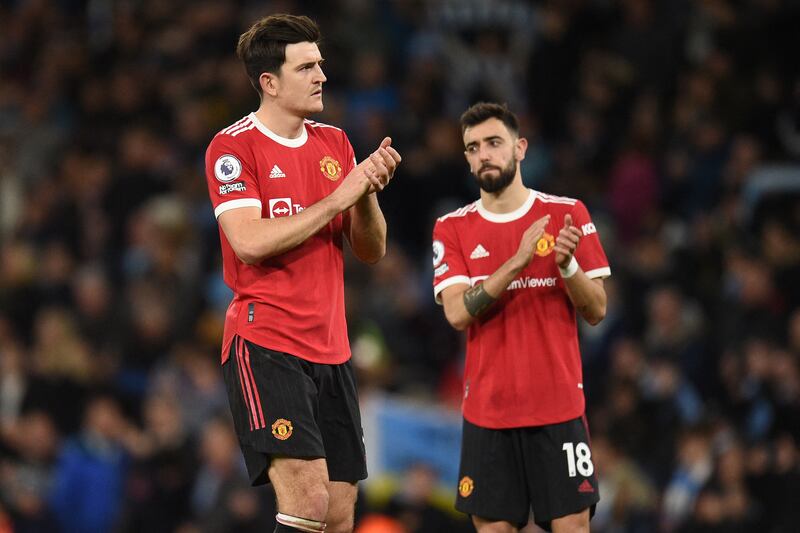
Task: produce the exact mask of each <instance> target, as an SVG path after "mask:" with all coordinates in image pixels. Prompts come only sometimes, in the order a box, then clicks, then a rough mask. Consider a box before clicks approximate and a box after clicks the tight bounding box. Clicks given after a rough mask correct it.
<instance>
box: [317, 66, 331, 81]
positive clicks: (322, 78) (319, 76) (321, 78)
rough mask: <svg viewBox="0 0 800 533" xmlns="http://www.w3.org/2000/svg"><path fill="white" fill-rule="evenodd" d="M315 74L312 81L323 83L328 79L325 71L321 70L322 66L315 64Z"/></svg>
mask: <svg viewBox="0 0 800 533" xmlns="http://www.w3.org/2000/svg"><path fill="white" fill-rule="evenodd" d="M315 74H316V76H314V83H325V82H326V81H328V78H327V77H326V76H325V73H324V72H323V71H322V67H321V66H320V65H317V67H316V72H315Z"/></svg>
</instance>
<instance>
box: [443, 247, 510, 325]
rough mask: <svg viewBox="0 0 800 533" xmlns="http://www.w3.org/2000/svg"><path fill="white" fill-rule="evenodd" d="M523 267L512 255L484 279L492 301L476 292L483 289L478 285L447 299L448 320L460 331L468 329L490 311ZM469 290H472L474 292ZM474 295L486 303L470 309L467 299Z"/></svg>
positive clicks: (483, 287)
mask: <svg viewBox="0 0 800 533" xmlns="http://www.w3.org/2000/svg"><path fill="white" fill-rule="evenodd" d="M522 268H523V267H520V266H519V264H518V261H516V260H515V258H513V257H512V258H511V259H509V260H508V261H506V262H505V263H503V265H502V266H500V268H498V269H497V270H495V271H494V272H493V273H492V275H491V276H489V277H488V278H486V279H485V280H484V281H483V283H482V284H481V286H482V290H483V292H485V293H486V296H488V297H489V298H490V299H491V301H489V300H488V299H485V298H486V296H484V295H480V294H475V293H476V292H477V291H479V290H480V289H481V287H478V286H477V285H476V286H475V287H471V288H469V289H466V290H464V291H460V292H459V293H458V294H457V295H455V296H453V297H451V298H447V299H445V300H444V304H445V305H444V307H445V309H444V310H445V317H446V318H447V321H448V322H449V323H450V325H451V326H453V327H454V328H455V329H457V330H459V331H462V330H465V329H467V328H468V327H469V325H470V324H472V323H473V322H475V321H476V320H478V319H479V318H480V317H481V316H482V315H483V314H484V313H485V312H486V311H488V310H489V308H490V307H492V305H494V302H495V301H497V300H498V299H500V296H502V294H503V291H505V290H506V288H508V286H509V285H510V284H511V282H512V281H513V280H514V278H515V277H517V276H518V275H519V273H520V272H521V271H522ZM468 291H472V293H470V292H468ZM465 293H466V296H467V297H466V299H465V297H464V296H465ZM474 297H477V298H484V299H485V301H486V304H485V305H483V306H473V308H472V309H471V310H470V309H468V308H467V305H468V304H467V301H469V300H470V298H474Z"/></svg>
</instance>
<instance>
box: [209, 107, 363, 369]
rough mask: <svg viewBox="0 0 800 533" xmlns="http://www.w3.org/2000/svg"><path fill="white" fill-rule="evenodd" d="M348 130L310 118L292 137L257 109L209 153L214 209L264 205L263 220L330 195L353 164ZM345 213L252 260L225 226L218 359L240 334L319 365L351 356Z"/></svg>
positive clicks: (288, 213)
mask: <svg viewBox="0 0 800 533" xmlns="http://www.w3.org/2000/svg"><path fill="white" fill-rule="evenodd" d="M354 164H355V156H354V154H353V148H352V146H351V145H350V142H349V140H348V139H347V135H345V133H344V132H343V131H342V130H340V129H339V128H335V127H333V126H328V125H326V124H321V123H317V122H313V121H309V120H306V121H305V122H304V124H303V132H302V133H301V135H300V136H299V137H297V138H295V139H287V138H284V137H280V136H279V135H277V134H275V133H274V132H272V131H270V130H269V129H268V128H267V127H266V126H265V125H264V124H263V123H262V122H261V121H259V120H258V118H256V116H255V114H253V113H251V114H250V115H248V116H246V117H244V118H243V119H242V120H240V121H238V122H236V123H234V124H233V125H231V126H229V127H227V128H225V129H223V130H222V131H220V132H219V133H218V134H217V135H216V136H215V137H214V139H213V140H212V141H211V144H210V145H209V147H208V150H207V151H206V181H207V184H208V193H209V196H210V197H211V203H212V204H213V206H214V214H215V216H217V217H219V216H220V215H221V214H222V213H224V212H225V211H227V210H229V209H236V208H240V207H258V208H259V209H261V216H262V217H263V218H276V217H287V216H292V215H296V214H297V213H299V212H300V211H302V210H303V209H305V208H306V207H308V206H310V205H312V204H315V203H316V202H318V201H320V200H321V199H323V198H324V197H326V196H328V195H329V194H331V192H333V191H334V190H335V189H336V188H337V187H338V186H339V185H340V184H341V182H342V179H343V178H344V176H346V175H347V174H348V173H349V172H350V171H351V170H352V168H353V166H354ZM345 218H346V215H343V214H339V215H337V216H336V217H334V219H333V220H331V221H330V223H328V225H327V226H325V227H324V228H322V229H321V230H320V231H319V232H317V233H316V234H315V235H313V236H312V237H310V238H309V239H307V240H306V241H305V242H303V243H302V244H301V245H299V246H297V247H296V248H294V249H292V250H289V251H288V252H285V253H283V254H281V255H278V256H275V257H270V258H268V259H265V260H264V261H262V262H261V263H260V264H256V265H247V264H245V263H244V262H242V261H241V260H240V259H239V258H238V257H237V256H236V254H235V253H234V251H233V248H231V245H230V243H229V242H228V239H227V238H226V237H225V234H224V232H223V231H222V228H220V243H221V245H222V259H223V274H224V279H225V283H226V284H227V285H228V287H230V288H231V289H232V290H233V292H234V297H233V301H232V302H231V304H230V306H229V307H228V312H227V314H226V317H225V330H224V338H223V345H222V362H223V363H224V362H225V361H226V360H227V358H228V353H229V351H230V350H229V348H230V343H231V341H232V339H233V337H234V335H239V336H241V337H243V338H245V339H247V340H249V341H251V342H254V343H256V344H259V345H261V346H263V347H265V348H269V349H272V350H276V351H281V352H286V353H289V354H292V355H294V356H297V357H300V358H302V359H306V360H309V361H313V362H317V363H327V364H339V363H343V362H344V361H347V360H348V359H349V358H350V345H349V341H348V338H347V326H346V323H345V314H344V278H343V259H342V230H343V227H344V225H345V224H346V223H347V221H346V220H345Z"/></svg>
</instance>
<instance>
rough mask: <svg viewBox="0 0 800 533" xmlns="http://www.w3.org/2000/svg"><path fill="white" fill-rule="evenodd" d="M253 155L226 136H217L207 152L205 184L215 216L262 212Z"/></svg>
mask: <svg viewBox="0 0 800 533" xmlns="http://www.w3.org/2000/svg"><path fill="white" fill-rule="evenodd" d="M254 166H255V165H254V160H253V157H252V154H251V153H250V151H249V150H247V149H246V147H244V146H242V144H241V143H239V142H237V141H236V140H234V138H233V137H231V136H229V135H222V134H221V135H217V136H216V137H214V139H213V140H212V141H211V144H210V145H209V146H208V150H206V183H207V185H208V195H209V197H210V198H211V204H212V205H213V206H214V216H215V217H216V218H219V216H220V215H221V214H222V213H224V212H225V211H229V210H231V209H238V208H240V207H258V208H259V209H261V194H260V191H259V188H258V180H256V178H255V172H254Z"/></svg>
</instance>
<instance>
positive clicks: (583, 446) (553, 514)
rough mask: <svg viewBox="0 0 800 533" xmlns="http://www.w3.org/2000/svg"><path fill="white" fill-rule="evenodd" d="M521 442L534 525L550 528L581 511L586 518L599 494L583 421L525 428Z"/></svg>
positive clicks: (581, 419)
mask: <svg viewBox="0 0 800 533" xmlns="http://www.w3.org/2000/svg"><path fill="white" fill-rule="evenodd" d="M523 439H524V450H525V454H526V456H525V465H526V475H527V479H528V490H529V491H530V494H531V506H532V507H533V516H534V520H535V521H536V523H537V524H538V525H539V526H540V527H543V528H545V529H549V528H550V527H551V522H552V521H553V520H555V519H558V518H561V517H568V516H570V515H576V514H577V515H581V513H583V511H584V510H587V516H589V514H590V513H589V512H588V511H589V510H591V511H593V510H594V506H595V505H596V504H597V502H598V500H599V493H598V483H597V476H596V473H595V468H594V461H593V459H592V453H591V447H590V443H589V433H588V428H587V427H586V423H585V419H583V418H576V419H573V420H568V421H566V422H562V423H558V424H551V425H547V426H541V427H537V428H527V429H526V430H525V431H524V437H523ZM573 520H574V519H572V518H570V519H569V520H567V521H565V523H572V521H573Z"/></svg>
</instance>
